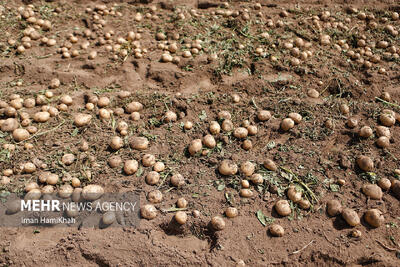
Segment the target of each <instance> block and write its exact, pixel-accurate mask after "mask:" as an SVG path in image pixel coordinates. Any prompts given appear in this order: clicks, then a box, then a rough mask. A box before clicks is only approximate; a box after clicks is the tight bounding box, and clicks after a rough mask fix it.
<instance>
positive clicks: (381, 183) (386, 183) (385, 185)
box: [378, 178, 392, 191]
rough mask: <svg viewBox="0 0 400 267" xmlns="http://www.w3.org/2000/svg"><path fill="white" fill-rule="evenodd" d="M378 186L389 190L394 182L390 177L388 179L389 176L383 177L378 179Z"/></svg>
mask: <svg viewBox="0 0 400 267" xmlns="http://www.w3.org/2000/svg"><path fill="white" fill-rule="evenodd" d="M378 186H379V187H380V188H382V190H385V191H386V190H389V189H390V187H391V186H392V183H391V182H390V180H389V179H387V178H381V179H379V181H378Z"/></svg>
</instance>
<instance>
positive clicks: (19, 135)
mask: <svg viewBox="0 0 400 267" xmlns="http://www.w3.org/2000/svg"><path fill="white" fill-rule="evenodd" d="M12 135H13V138H14V140H15V141H17V142H21V141H24V140H26V139H28V138H29V136H30V134H29V132H28V131H27V130H25V129H22V128H18V129H15V130H14V131H13V134H12Z"/></svg>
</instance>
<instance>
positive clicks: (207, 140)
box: [203, 134, 217, 148]
mask: <svg viewBox="0 0 400 267" xmlns="http://www.w3.org/2000/svg"><path fill="white" fill-rule="evenodd" d="M203 144H204V145H205V146H206V147H208V148H214V147H215V146H216V145H217V142H216V141H215V138H214V136H212V135H211V134H207V135H205V136H204V137H203Z"/></svg>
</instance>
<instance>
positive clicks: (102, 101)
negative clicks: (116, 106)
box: [97, 96, 110, 108]
mask: <svg viewBox="0 0 400 267" xmlns="http://www.w3.org/2000/svg"><path fill="white" fill-rule="evenodd" d="M109 104H110V99H109V98H108V97H106V96H101V97H99V100H98V101H97V106H99V107H100V108H104V107H107V106H108V105H109Z"/></svg>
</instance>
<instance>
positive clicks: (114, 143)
mask: <svg viewBox="0 0 400 267" xmlns="http://www.w3.org/2000/svg"><path fill="white" fill-rule="evenodd" d="M123 146H124V140H123V139H122V138H121V137H119V136H113V137H112V138H111V141H110V147H111V148H112V149H114V150H119V149H121V148H122V147H123Z"/></svg>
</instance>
